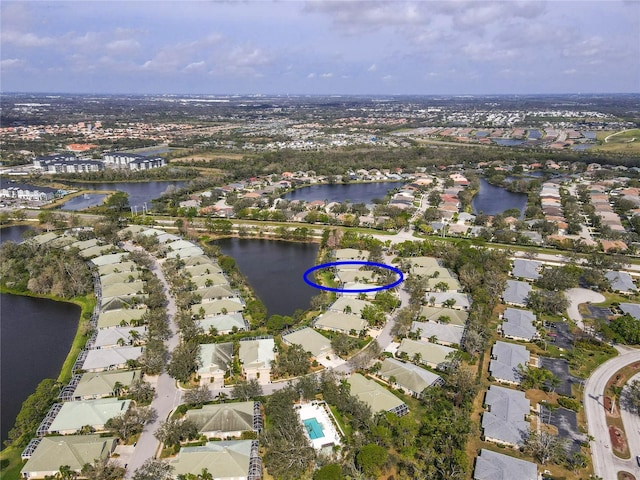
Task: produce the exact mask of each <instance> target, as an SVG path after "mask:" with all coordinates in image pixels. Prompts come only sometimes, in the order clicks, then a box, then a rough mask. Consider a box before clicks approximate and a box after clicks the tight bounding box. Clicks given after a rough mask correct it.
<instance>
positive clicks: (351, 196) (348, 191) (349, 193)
mask: <svg viewBox="0 0 640 480" xmlns="http://www.w3.org/2000/svg"><path fill="white" fill-rule="evenodd" d="M405 183H406V182H371V183H344V184H343V183H336V184H328V183H325V184H322V185H311V186H309V187H303V188H299V189H297V190H293V191H292V192H289V193H287V194H286V195H284V197H283V198H286V199H287V200H304V201H306V202H312V201H314V200H321V201H324V200H327V201H328V202H344V201H346V200H349V201H350V202H351V203H371V201H372V200H373V199H374V198H384V197H385V195H386V194H387V193H388V192H389V191H391V190H393V189H395V188H400V187H402V186H403V185H405Z"/></svg>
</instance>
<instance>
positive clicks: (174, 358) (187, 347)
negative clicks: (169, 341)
mask: <svg viewBox="0 0 640 480" xmlns="http://www.w3.org/2000/svg"><path fill="white" fill-rule="evenodd" d="M199 367H200V345H198V343H196V342H195V341H190V342H185V341H182V342H180V344H178V346H177V347H176V348H175V349H174V350H173V354H172V355H171V360H170V361H169V365H167V373H168V374H169V375H171V376H172V377H173V378H175V379H176V380H179V381H180V382H183V383H186V382H188V381H189V378H190V377H191V375H192V374H193V373H195V372H196V370H198V368H199Z"/></svg>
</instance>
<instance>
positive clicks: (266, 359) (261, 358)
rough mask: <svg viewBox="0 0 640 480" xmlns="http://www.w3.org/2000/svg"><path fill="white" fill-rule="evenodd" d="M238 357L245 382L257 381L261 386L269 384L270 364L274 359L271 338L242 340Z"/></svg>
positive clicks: (273, 345) (273, 344)
mask: <svg viewBox="0 0 640 480" xmlns="http://www.w3.org/2000/svg"><path fill="white" fill-rule="evenodd" d="M238 357H239V359H240V363H241V364H242V373H243V374H244V376H245V377H246V379H247V380H253V379H257V380H258V382H259V383H260V384H261V385H266V384H268V383H269V382H271V364H272V363H273V362H274V361H275V359H276V353H275V343H274V340H273V338H259V339H244V340H242V341H241V342H240V350H239V353H238Z"/></svg>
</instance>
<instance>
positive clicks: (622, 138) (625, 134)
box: [593, 128, 640, 153]
mask: <svg viewBox="0 0 640 480" xmlns="http://www.w3.org/2000/svg"><path fill="white" fill-rule="evenodd" d="M597 139H598V141H599V142H600V141H601V142H602V143H601V144H599V145H597V146H595V147H593V149H594V150H600V151H605V152H617V153H640V128H634V129H632V130H627V131H624V130H621V131H620V132H611V131H610V132H598V134H597Z"/></svg>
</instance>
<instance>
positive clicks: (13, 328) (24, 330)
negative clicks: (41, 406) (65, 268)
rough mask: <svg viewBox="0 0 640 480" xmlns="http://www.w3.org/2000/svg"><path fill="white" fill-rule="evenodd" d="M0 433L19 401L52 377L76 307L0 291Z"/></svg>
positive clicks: (72, 325) (68, 343)
mask: <svg viewBox="0 0 640 480" xmlns="http://www.w3.org/2000/svg"><path fill="white" fill-rule="evenodd" d="M0 315H1V317H2V322H1V323H0V333H1V335H0V405H2V411H1V412H0V422H1V423H0V436H1V437H2V438H1V440H2V441H4V440H6V439H7V434H8V433H9V430H11V428H13V425H14V423H15V419H16V416H17V415H18V412H19V411H20V407H21V406H22V402H24V401H25V400H26V398H27V397H28V396H29V395H31V394H32V393H33V392H35V390H36V386H37V385H38V383H40V382H41V381H42V380H44V379H45V378H57V377H58V375H59V374H60V369H61V368H62V364H63V363H64V360H65V358H66V357H67V354H68V353H69V349H70V348H71V342H72V341H73V337H74V335H75V332H76V329H77V328H78V319H79V317H80V307H78V306H76V305H73V304H70V303H64V302H54V301H53V300H47V299H42V298H32V297H22V296H17V295H8V294H0Z"/></svg>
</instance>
